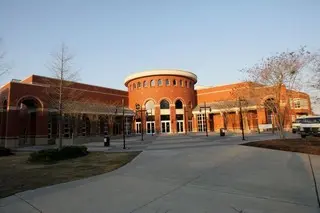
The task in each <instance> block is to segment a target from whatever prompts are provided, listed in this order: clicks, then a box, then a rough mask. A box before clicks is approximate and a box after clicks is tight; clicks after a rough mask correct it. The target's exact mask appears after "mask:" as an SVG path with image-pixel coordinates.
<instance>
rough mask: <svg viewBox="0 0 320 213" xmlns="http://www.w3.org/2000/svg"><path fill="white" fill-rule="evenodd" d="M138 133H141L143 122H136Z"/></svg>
mask: <svg viewBox="0 0 320 213" xmlns="http://www.w3.org/2000/svg"><path fill="white" fill-rule="evenodd" d="M136 133H141V122H136Z"/></svg>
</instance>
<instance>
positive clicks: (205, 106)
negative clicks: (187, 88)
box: [200, 102, 211, 137]
mask: <svg viewBox="0 0 320 213" xmlns="http://www.w3.org/2000/svg"><path fill="white" fill-rule="evenodd" d="M207 108H208V109H209V111H210V112H211V107H207V105H206V102H204V106H203V107H200V112H201V109H204V116H205V117H204V118H205V122H206V136H207V137H208V122H207Z"/></svg>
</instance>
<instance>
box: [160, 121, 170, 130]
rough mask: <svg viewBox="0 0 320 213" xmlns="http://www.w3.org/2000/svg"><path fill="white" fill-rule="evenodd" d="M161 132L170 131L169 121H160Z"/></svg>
mask: <svg viewBox="0 0 320 213" xmlns="http://www.w3.org/2000/svg"><path fill="white" fill-rule="evenodd" d="M161 132H162V133H170V121H161Z"/></svg>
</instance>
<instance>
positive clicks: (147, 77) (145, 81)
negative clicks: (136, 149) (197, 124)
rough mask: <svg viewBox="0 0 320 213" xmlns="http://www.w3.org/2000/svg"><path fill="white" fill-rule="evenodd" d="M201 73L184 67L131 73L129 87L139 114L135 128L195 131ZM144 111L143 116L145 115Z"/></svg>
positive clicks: (133, 103) (159, 130) (134, 107)
mask: <svg viewBox="0 0 320 213" xmlns="http://www.w3.org/2000/svg"><path fill="white" fill-rule="evenodd" d="M196 83H197V76H196V75H195V74H194V73H191V72H187V71H183V70H151V71H144V72H139V73H135V74H132V75H129V76H128V77H127V78H126V79H125V82H124V84H125V86H126V87H127V88H128V93H129V107H130V108H131V109H134V110H135V109H136V107H140V109H142V110H141V111H140V112H138V113H137V116H136V123H135V130H136V132H138V133H140V132H141V131H142V130H141V129H143V130H144V132H146V133H152V132H155V133H183V132H185V131H192V122H191V116H190V115H192V108H193V107H194V106H195V101H196V97H195V91H194V85H195V84H196ZM141 114H142V117H141Z"/></svg>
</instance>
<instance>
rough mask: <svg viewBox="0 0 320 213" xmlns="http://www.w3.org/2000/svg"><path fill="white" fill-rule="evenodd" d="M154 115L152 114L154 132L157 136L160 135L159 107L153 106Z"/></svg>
mask: <svg viewBox="0 0 320 213" xmlns="http://www.w3.org/2000/svg"><path fill="white" fill-rule="evenodd" d="M154 111H155V114H154V120H155V129H156V130H155V132H156V133H157V134H160V132H161V119H160V116H161V115H160V106H155V108H154Z"/></svg>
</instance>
